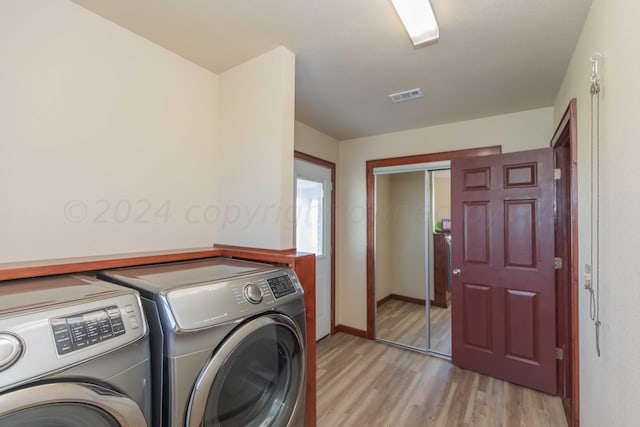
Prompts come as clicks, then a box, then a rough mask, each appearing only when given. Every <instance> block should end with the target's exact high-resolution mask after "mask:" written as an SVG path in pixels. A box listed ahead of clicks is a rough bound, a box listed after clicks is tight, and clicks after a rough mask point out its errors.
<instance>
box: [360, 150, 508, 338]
mask: <svg viewBox="0 0 640 427" xmlns="http://www.w3.org/2000/svg"><path fill="white" fill-rule="evenodd" d="M500 153H502V146H500V145H494V146H491V147H482V148H470V149H466V150H456V151H444V152H440V153H430V154H418V155H414V156H404V157H392V158H386V159H376V160H368V161H367V336H366V337H367V338H369V339H372V340H374V339H376V325H375V323H376V285H375V283H376V278H375V251H374V242H375V239H374V236H375V223H374V219H375V218H374V217H375V207H374V200H375V188H374V183H375V180H374V175H373V170H374V169H375V168H381V167H387V166H403V165H412V164H419V163H430V162H439V161H444V160H452V159H456V158H458V157H470V156H487V155H491V154H500Z"/></svg>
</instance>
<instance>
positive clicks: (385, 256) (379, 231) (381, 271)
mask: <svg viewBox="0 0 640 427" xmlns="http://www.w3.org/2000/svg"><path fill="white" fill-rule="evenodd" d="M390 178H391V175H378V176H376V178H375V179H376V182H375V189H376V230H375V232H376V243H375V244H376V250H375V252H376V302H377V301H380V300H381V299H383V298H385V297H387V296H389V295H390V294H391V293H392V292H393V286H392V285H393V282H392V280H393V263H392V261H391V254H392V252H391V243H392V240H391V233H392V230H391V215H389V214H388V210H389V207H390V206H391V198H390V193H389V191H390V185H389V184H390V181H391V180H390Z"/></svg>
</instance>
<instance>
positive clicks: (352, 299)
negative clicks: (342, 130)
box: [336, 107, 553, 329]
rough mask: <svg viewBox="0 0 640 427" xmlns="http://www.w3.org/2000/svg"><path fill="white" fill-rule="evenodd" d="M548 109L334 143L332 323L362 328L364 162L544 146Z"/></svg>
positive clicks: (549, 131)
mask: <svg viewBox="0 0 640 427" xmlns="http://www.w3.org/2000/svg"><path fill="white" fill-rule="evenodd" d="M552 121H553V108H551V107H550V108H542V109H537V110H530V111H524V112H519V113H513V114H506V115H501V116H495V117H488V118H483V119H477V120H470V121H465V122H458V123H451V124H446V125H441V126H432V127H427V128H421V129H412V130H408V131H403V132H395V133H391V134H384V135H375V136H371V137H366V138H359V139H354V140H349V141H342V142H340V145H339V158H340V162H339V163H338V170H337V175H338V188H339V192H338V193H337V194H338V212H337V214H336V215H337V224H336V226H337V239H338V243H337V245H338V257H337V259H336V263H337V278H336V282H337V283H336V294H337V295H336V306H337V307H336V323H337V324H343V325H345V326H350V327H353V328H357V329H366V254H367V252H366V244H367V238H366V161H367V160H372V159H382V158H389V157H398V156H406V155H412V154H425V153H436V152H441V151H450V150H457V149H465V148H473V147H483V146H491V145H502V147H503V152H510V151H520V150H527V149H534V148H541V147H545V146H548V144H549V141H550V139H551V136H552V133H553V130H552V126H551V124H552Z"/></svg>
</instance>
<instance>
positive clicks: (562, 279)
mask: <svg viewBox="0 0 640 427" xmlns="http://www.w3.org/2000/svg"><path fill="white" fill-rule="evenodd" d="M577 141H578V140H577V102H576V99H575V98H574V99H572V100H571V101H569V106H568V107H567V109H566V110H565V113H564V115H563V116H562V119H561V120H560V124H559V125H558V128H557V129H556V132H555V134H554V135H553V138H552V139H551V146H552V147H553V150H554V154H555V155H556V159H561V160H557V161H559V162H560V164H558V165H557V166H556V167H558V166H560V167H561V169H563V170H562V174H563V175H562V177H561V180H563V183H562V184H558V185H557V186H556V189H557V191H556V205H557V206H559V207H564V209H559V210H558V211H557V213H556V215H557V217H556V233H560V234H562V235H564V236H567V237H568V238H567V239H566V242H565V244H563V245H557V247H556V256H559V257H561V258H562V259H563V261H564V263H563V265H564V266H565V267H566V270H565V271H564V274H558V275H556V287H557V289H559V290H560V292H562V291H564V292H562V294H561V295H560V296H561V301H562V304H559V305H558V316H557V319H558V324H557V329H558V332H559V334H558V336H559V337H560V338H561V339H560V341H559V342H558V345H559V346H560V347H561V348H563V349H565V357H564V359H563V360H562V361H559V362H558V368H559V369H558V370H559V377H560V378H559V383H560V384H559V385H561V388H560V389H559V390H560V397H561V398H562V402H563V406H564V410H565V414H566V416H567V423H568V424H569V426H572V427H575V426H579V425H580V378H579V372H580V371H579V367H580V348H579V341H578V340H579V330H578V328H579V312H578V309H579V302H578V296H579V295H578V291H579V273H578V272H579V268H578V262H579V261H578V156H577V152H578V151H577ZM562 189H564V191H561V190H562ZM556 241H557V239H556ZM565 267H563V268H565Z"/></svg>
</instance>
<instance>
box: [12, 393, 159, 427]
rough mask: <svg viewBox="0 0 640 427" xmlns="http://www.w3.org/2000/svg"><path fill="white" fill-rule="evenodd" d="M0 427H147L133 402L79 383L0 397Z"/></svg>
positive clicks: (116, 394) (140, 412)
mask: <svg viewBox="0 0 640 427" xmlns="http://www.w3.org/2000/svg"><path fill="white" fill-rule="evenodd" d="M0 426H3V427H27V426H47V427H86V426H91V427H147V422H146V421H145V418H144V415H143V414H142V411H141V410H140V408H139V407H138V405H136V403H135V402H134V401H133V400H131V399H129V398H128V397H126V396H123V395H121V394H119V393H116V392H115V391H113V390H110V389H107V388H104V387H101V386H97V385H94V384H83V383H66V382H60V383H49V384H41V385H35V386H32V387H26V388H23V389H19V390H16V391H11V392H8V393H5V394H2V395H0Z"/></svg>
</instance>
